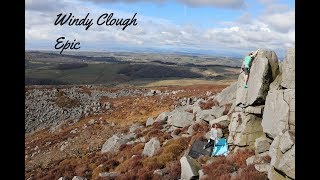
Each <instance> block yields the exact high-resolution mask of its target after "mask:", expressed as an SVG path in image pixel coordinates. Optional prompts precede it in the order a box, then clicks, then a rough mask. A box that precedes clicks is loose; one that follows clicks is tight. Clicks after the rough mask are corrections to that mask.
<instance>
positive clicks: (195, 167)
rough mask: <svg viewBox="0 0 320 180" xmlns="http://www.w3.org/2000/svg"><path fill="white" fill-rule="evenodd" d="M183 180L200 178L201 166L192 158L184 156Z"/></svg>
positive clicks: (182, 166)
mask: <svg viewBox="0 0 320 180" xmlns="http://www.w3.org/2000/svg"><path fill="white" fill-rule="evenodd" d="M180 164H181V179H188V180H189V179H192V178H195V177H197V176H199V170H200V165H199V163H198V162H197V161H196V160H195V159H193V158H192V157H190V156H183V157H182V158H181V159H180Z"/></svg>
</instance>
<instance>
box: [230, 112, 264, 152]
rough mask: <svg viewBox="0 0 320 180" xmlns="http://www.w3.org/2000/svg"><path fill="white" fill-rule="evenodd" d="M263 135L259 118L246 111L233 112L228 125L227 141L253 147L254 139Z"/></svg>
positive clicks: (236, 144)
mask: <svg viewBox="0 0 320 180" xmlns="http://www.w3.org/2000/svg"><path fill="white" fill-rule="evenodd" d="M262 135H263V131H262V126H261V118H259V117H257V116H255V115H253V114H248V113H242V112H235V113H233V114H232V118H231V121H230V125H229V137H228V143H232V144H233V145H235V146H240V147H245V146H249V147H250V148H253V147H254V143H255V140H256V139H257V138H259V137H260V136H262Z"/></svg>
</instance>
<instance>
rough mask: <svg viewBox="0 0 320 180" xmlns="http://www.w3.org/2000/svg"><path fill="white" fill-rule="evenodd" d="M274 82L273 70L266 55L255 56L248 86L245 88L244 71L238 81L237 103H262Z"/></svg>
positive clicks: (246, 104) (253, 104) (248, 104)
mask: <svg viewBox="0 0 320 180" xmlns="http://www.w3.org/2000/svg"><path fill="white" fill-rule="evenodd" d="M271 82H272V71H271V66H270V65H269V62H268V59H267V58H266V57H260V58H255V59H254V61H253V63H252V66H251V69H250V74H249V80H248V88H244V84H245V81H244V73H242V74H240V76H239V78H238V82H237V94H236V105H241V106H250V105H252V106H255V105H262V104H264V102H265V98H266V96H267V94H268V90H269V85H270V83H271Z"/></svg>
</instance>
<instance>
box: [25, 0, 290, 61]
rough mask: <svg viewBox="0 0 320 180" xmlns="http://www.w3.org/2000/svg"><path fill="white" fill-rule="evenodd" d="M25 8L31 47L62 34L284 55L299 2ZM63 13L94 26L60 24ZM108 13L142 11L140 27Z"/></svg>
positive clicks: (92, 43) (121, 2) (136, 44)
mask: <svg viewBox="0 0 320 180" xmlns="http://www.w3.org/2000/svg"><path fill="white" fill-rule="evenodd" d="M25 8H26V9H25V17H26V19H25V22H26V24H25V48H26V50H55V49H54V46H55V45H56V44H57V39H58V38H59V37H62V36H63V37H65V41H64V42H66V41H67V40H69V41H70V42H73V41H74V40H76V42H80V43H81V45H80V46H81V48H80V50H81V51H129V50H130V51H132V50H133V51H143V50H146V49H153V50H162V51H168V52H170V51H178V52H189V53H206V54H212V55H226V56H228V55H236V56H243V55H245V54H246V53H248V52H249V51H252V50H255V49H258V48H263V49H269V50H273V51H275V52H276V53H277V54H278V56H284V54H285V52H286V50H287V48H290V47H294V46H295V2H294V1H293V0H170V1H169V0H26V3H25ZM60 13H62V14H69V13H72V15H74V16H75V18H80V19H81V18H84V17H85V16H86V15H87V14H88V13H89V16H88V19H93V25H92V26H91V27H90V28H89V29H88V30H85V27H84V26H67V25H63V26H60V25H57V26H55V25H54V22H55V21H56V19H57V15H58V14H60ZM104 13H108V14H110V13H113V14H114V15H113V18H119V19H121V18H123V19H127V18H132V17H133V15H134V14H135V13H137V15H136V19H137V20H136V22H137V25H136V26H133V25H130V26H128V27H126V28H125V30H122V28H123V26H106V25H100V26H98V25H97V23H96V21H97V19H98V18H99V17H100V16H101V15H102V14H104ZM56 51H59V50H56ZM73 51H77V50H73Z"/></svg>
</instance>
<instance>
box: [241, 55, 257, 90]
mask: <svg viewBox="0 0 320 180" xmlns="http://www.w3.org/2000/svg"><path fill="white" fill-rule="evenodd" d="M259 50H260V49H258V50H256V51H255V52H253V51H251V52H250V53H249V54H248V55H247V56H246V57H244V60H243V63H242V65H241V71H240V73H242V71H244V82H245V84H244V88H248V79H249V73H250V66H251V61H252V60H253V59H254V58H255V57H256V56H257V54H258V52H259Z"/></svg>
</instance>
